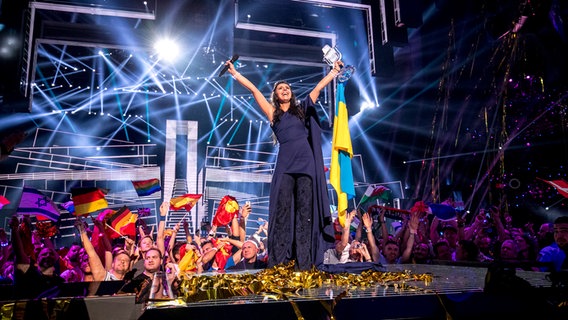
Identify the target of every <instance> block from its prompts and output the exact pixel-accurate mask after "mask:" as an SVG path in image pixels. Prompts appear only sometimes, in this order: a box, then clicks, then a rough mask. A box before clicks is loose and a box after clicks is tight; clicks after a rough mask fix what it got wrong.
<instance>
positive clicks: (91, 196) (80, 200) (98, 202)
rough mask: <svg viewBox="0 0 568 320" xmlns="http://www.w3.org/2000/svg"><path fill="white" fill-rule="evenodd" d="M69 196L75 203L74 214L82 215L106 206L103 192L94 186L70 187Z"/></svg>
mask: <svg viewBox="0 0 568 320" xmlns="http://www.w3.org/2000/svg"><path fill="white" fill-rule="evenodd" d="M71 197H72V199H73V204H74V205H75V215H76V216H84V215H87V214H89V213H91V212H95V211H97V210H100V209H104V208H106V207H108V203H107V201H106V199H105V192H103V191H102V190H101V189H99V188H96V187H91V188H73V189H71Z"/></svg>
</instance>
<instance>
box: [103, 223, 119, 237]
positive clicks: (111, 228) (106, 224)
mask: <svg viewBox="0 0 568 320" xmlns="http://www.w3.org/2000/svg"><path fill="white" fill-rule="evenodd" d="M105 226H107V227H108V228H109V229H110V230H112V231H114V232H116V233H118V235H119V236H121V237H124V235H123V234H122V233H120V232H118V231H116V229H115V228H113V227H111V226H110V225H109V224H108V223H106V222H105Z"/></svg>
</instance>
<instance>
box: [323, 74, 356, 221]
mask: <svg viewBox="0 0 568 320" xmlns="http://www.w3.org/2000/svg"><path fill="white" fill-rule="evenodd" d="M352 157H353V147H352V146H351V135H350V134H349V119H348V114H347V105H346V103H345V84H344V83H343V82H342V83H339V84H338V85H337V103H336V104H335V116H334V120H333V137H332V143H331V166H330V169H329V182H330V183H331V185H332V187H333V188H334V189H335V192H336V193H337V217H338V219H339V223H340V224H341V225H342V226H343V225H344V221H345V214H346V211H347V207H348V205H347V204H348V201H349V200H350V199H353V198H354V197H355V184H354V182H353V169H352V167H351V158H352Z"/></svg>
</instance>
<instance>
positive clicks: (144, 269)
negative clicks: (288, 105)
mask: <svg viewBox="0 0 568 320" xmlns="http://www.w3.org/2000/svg"><path fill="white" fill-rule="evenodd" d="M417 208H418V209H417ZM422 208H423V206H416V205H415V206H414V207H413V208H412V209H411V210H410V211H409V213H408V214H405V215H402V217H403V219H402V221H397V222H400V227H399V228H398V229H396V231H394V232H390V233H389V229H388V228H387V221H386V220H387V219H386V218H385V213H387V210H388V209H385V208H384V207H380V206H371V207H370V208H368V210H367V212H362V210H352V211H350V212H348V213H346V215H345V220H344V222H343V224H340V223H339V219H335V223H334V225H335V232H336V234H335V237H336V242H335V247H334V248H331V249H328V250H327V251H325V252H324V261H323V263H324V264H343V263H345V264H347V263H350V262H368V263H374V264H377V263H379V264H381V265H387V264H399V263H416V264H430V263H448V262H468V263H478V264H479V263H490V262H492V261H503V262H510V263H517V264H518V267H519V268H523V269H526V270H533V271H559V270H562V269H567V264H568V259H566V251H567V250H568V217H566V216H563V217H560V218H557V219H556V220H555V221H554V222H553V223H551V222H546V223H543V224H541V225H540V226H538V228H535V227H534V226H533V225H532V224H526V225H524V226H521V227H518V226H514V224H513V219H512V218H511V217H510V216H508V215H507V214H505V213H503V212H501V211H499V210H498V208H497V207H492V208H491V209H489V210H488V212H486V211H485V210H480V212H478V213H477V214H476V215H474V216H473V217H472V219H470V220H471V221H467V219H463V218H462V217H460V216H459V215H458V216H457V217H456V218H453V219H449V220H440V219H439V218H437V217H436V216H435V215H433V214H431V213H428V212H425V211H424V210H423V209H422ZM168 211H169V203H168V202H164V203H163V204H162V205H161V206H160V214H159V217H160V218H159V222H158V228H157V232H156V234H153V232H152V230H148V229H146V228H144V227H143V226H139V228H138V232H137V236H136V239H130V238H128V237H123V238H117V239H111V238H110V237H109V232H108V231H109V230H108V227H107V226H106V225H105V221H104V220H103V221H100V220H98V219H92V220H93V222H92V223H91V226H89V224H88V223H87V221H86V219H85V218H81V217H77V220H76V223H75V227H76V229H77V234H78V241H77V242H76V243H73V244H72V245H70V246H69V247H65V248H55V247H54V245H53V242H52V241H51V239H50V238H49V237H44V238H41V237H40V236H39V235H38V232H37V230H34V224H33V223H32V220H31V219H30V217H29V216H24V217H22V218H19V217H17V216H14V217H13V218H12V219H11V221H10V228H11V230H12V233H11V235H12V237H11V241H10V239H8V237H7V234H6V232H5V231H4V230H0V245H1V249H2V268H1V270H2V278H3V282H4V284H14V285H15V286H14V287H15V293H16V296H17V297H18V298H37V297H48V296H49V295H50V294H52V290H53V288H56V287H57V285H59V284H61V283H64V282H89V281H117V280H122V281H124V283H125V284H124V285H123V286H122V288H121V289H120V290H119V293H134V294H136V301H137V302H138V303H143V302H146V301H148V299H151V298H163V297H166V296H169V295H172V294H174V295H175V289H176V288H177V286H178V285H179V283H180V281H181V280H183V279H184V278H188V277H193V276H199V275H200V274H203V273H208V272H231V271H233V270H258V269H263V268H266V267H267V266H268V257H269V256H270V253H269V252H268V248H267V241H268V239H267V236H268V228H269V226H268V222H267V221H264V220H263V221H261V222H260V223H257V222H256V221H251V223H250V224H253V225H255V226H258V228H257V229H256V231H255V232H254V233H253V234H248V235H247V233H246V230H247V228H246V227H247V223H248V219H249V217H250V214H251V211H252V207H251V205H250V204H249V203H248V202H247V203H246V204H245V205H243V206H240V207H239V211H238V214H235V215H234V217H233V218H232V220H231V221H230V223H229V224H228V225H226V226H221V227H220V228H213V229H211V228H210V225H202V228H203V231H204V232H196V233H195V234H192V233H191V232H190V230H189V227H188V222H187V221H185V220H184V221H180V222H178V223H177V224H176V225H175V226H173V228H172V229H166V227H165V217H166V215H167V214H168ZM389 220H390V219H389ZM250 224H249V225H250ZM182 229H183V230H182ZM223 231H224V232H223ZM391 231H392V228H391ZM93 232H100V233H99V234H98V237H94V236H93ZM181 232H183V236H184V237H179V236H178V233H181ZM217 233H218V234H217ZM205 234H206V236H201V235H205ZM180 236H181V235H180ZM180 238H183V240H180ZM94 240H96V241H94ZM157 273H160V275H161V276H162V279H163V282H162V283H161V284H163V286H162V288H165V289H166V288H167V290H165V289H163V290H151V288H153V285H155V284H153V281H154V278H155V275H156V274H157Z"/></svg>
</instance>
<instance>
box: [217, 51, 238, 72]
mask: <svg viewBox="0 0 568 320" xmlns="http://www.w3.org/2000/svg"><path fill="white" fill-rule="evenodd" d="M238 59H239V55H238V54H235V55H233V57H232V58H231V63H235V61H237V60H238ZM227 70H229V66H228V65H226V66H225V67H223V69H221V72H219V75H218V77H221V76H222V75H224V74H225V72H227Z"/></svg>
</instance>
